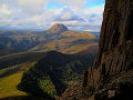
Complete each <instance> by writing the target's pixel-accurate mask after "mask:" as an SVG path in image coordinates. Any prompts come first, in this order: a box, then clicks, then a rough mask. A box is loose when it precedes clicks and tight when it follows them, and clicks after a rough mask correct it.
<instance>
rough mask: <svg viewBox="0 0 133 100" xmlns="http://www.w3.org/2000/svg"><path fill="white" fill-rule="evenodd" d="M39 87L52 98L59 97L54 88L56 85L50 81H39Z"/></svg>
mask: <svg viewBox="0 0 133 100" xmlns="http://www.w3.org/2000/svg"><path fill="white" fill-rule="evenodd" d="M39 86H40V88H41V89H42V90H43V92H44V93H47V94H48V95H50V96H55V95H57V91H56V89H55V87H54V84H53V83H52V82H51V80H50V79H44V80H40V81H39Z"/></svg>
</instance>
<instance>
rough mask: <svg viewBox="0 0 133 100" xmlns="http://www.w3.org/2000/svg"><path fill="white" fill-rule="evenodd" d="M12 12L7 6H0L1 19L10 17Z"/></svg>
mask: <svg viewBox="0 0 133 100" xmlns="http://www.w3.org/2000/svg"><path fill="white" fill-rule="evenodd" d="M11 14H12V11H11V10H10V9H9V7H8V6H7V5H5V4H2V5H0V17H9V16H10V15H11Z"/></svg>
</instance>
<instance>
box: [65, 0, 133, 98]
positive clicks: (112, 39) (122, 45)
mask: <svg viewBox="0 0 133 100" xmlns="http://www.w3.org/2000/svg"><path fill="white" fill-rule="evenodd" d="M103 17H104V18H103V24H102V29H101V35H100V43H99V53H98V55H97V59H96V61H95V63H94V66H93V67H92V68H90V69H89V70H88V71H86V72H85V73H84V79H83V84H82V92H80V93H79V94H81V96H80V97H81V98H84V99H83V100H86V99H85V98H87V100H88V99H89V100H133V97H132V95H133V92H132V91H133V18H132V17H133V0H106V5H105V10H104V16H103ZM63 96H64V97H63V99H64V98H65V99H66V98H68V97H70V98H69V100H70V99H73V98H75V99H76V97H78V96H77V94H76V96H73V94H72V92H70V91H69V93H68V94H67V93H64V95H63ZM66 100H67V99H66ZM77 100H81V99H79V97H78V98H77Z"/></svg>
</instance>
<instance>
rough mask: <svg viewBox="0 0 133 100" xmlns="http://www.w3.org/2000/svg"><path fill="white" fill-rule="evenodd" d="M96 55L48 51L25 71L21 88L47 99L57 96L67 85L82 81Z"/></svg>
mask: <svg viewBox="0 0 133 100" xmlns="http://www.w3.org/2000/svg"><path fill="white" fill-rule="evenodd" d="M94 57H95V53H94V54H92V53H91V54H90V53H89V52H88V53H86V54H82V53H80V54H73V55H68V54H63V53H60V52H57V51H50V52H47V53H46V54H45V55H44V56H43V58H42V59H41V60H39V61H38V63H37V64H35V66H33V67H32V68H31V69H29V70H28V71H27V72H25V73H24V75H23V77H22V80H21V83H20V84H19V89H20V90H22V91H25V92H28V93H32V94H34V95H38V96H44V98H45V99H46V98H51V97H52V98H55V97H56V96H59V95H61V94H62V93H63V92H64V90H65V89H66V88H67V87H69V86H71V85H72V84H74V83H76V82H78V81H80V78H81V75H82V73H83V72H84V70H86V69H87V68H88V65H90V66H91V65H92V63H93V60H94ZM88 61H89V62H88ZM33 88H34V89H33Z"/></svg>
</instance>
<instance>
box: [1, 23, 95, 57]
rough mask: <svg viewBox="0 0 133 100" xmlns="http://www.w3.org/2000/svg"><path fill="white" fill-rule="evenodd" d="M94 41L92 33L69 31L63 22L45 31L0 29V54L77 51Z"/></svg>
mask: <svg viewBox="0 0 133 100" xmlns="http://www.w3.org/2000/svg"><path fill="white" fill-rule="evenodd" d="M96 43H97V38H96V36H95V35H94V34H91V33H89V32H78V31H71V30H69V29H68V28H67V27H66V26H65V25H63V24H55V25H53V26H51V28H49V29H48V30H45V31H22V30H21V31H19V30H17V31H15V30H14V31H13V30H11V31H9V30H8V31H6V30H3V31H0V52H1V53H0V56H3V55H7V54H10V53H13V52H22V51H49V50H57V51H61V52H64V53H77V52H80V51H81V49H80V47H84V49H86V48H88V47H90V44H91V45H92V44H96ZM85 47H86V48H85ZM74 48H75V49H74ZM4 50H8V52H9V53H8V52H4ZM10 50H11V51H10Z"/></svg>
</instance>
